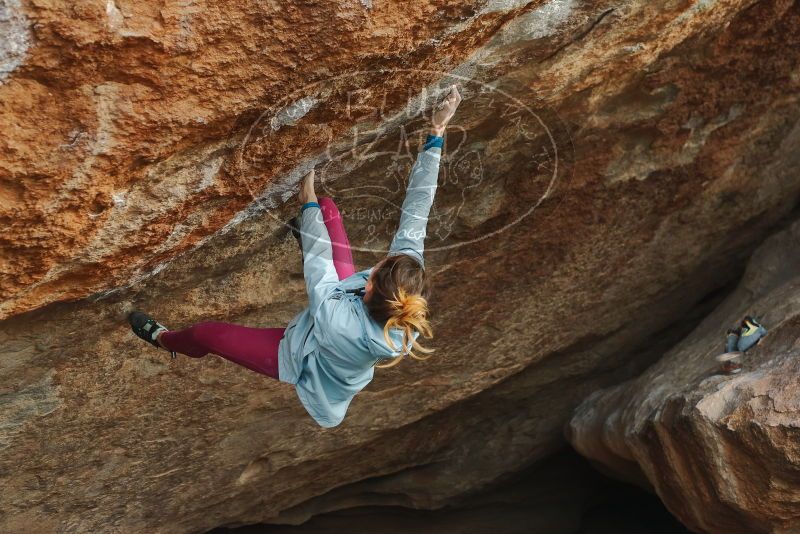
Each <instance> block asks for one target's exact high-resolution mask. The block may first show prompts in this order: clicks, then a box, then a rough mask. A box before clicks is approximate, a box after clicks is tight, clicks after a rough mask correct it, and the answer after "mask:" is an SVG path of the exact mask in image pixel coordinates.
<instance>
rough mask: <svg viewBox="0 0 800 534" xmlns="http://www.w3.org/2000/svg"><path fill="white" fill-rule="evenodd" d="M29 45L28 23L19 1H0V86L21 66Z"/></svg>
mask: <svg viewBox="0 0 800 534" xmlns="http://www.w3.org/2000/svg"><path fill="white" fill-rule="evenodd" d="M30 43H31V31H30V22H29V21H28V17H26V16H25V14H24V13H23V12H22V8H21V7H20V4H19V0H0V85H2V84H3V82H4V81H5V80H6V78H8V75H9V74H11V73H12V72H13V71H14V70H15V69H16V68H17V67H19V66H20V65H21V64H22V61H23V60H24V59H25V54H26V53H27V52H28V47H29V46H30Z"/></svg>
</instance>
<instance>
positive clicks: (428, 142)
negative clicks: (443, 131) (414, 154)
mask: <svg viewBox="0 0 800 534" xmlns="http://www.w3.org/2000/svg"><path fill="white" fill-rule="evenodd" d="M437 146H438V147H439V148H442V147H443V146H444V137H440V136H438V135H433V134H428V137H426V138H425V146H423V147H422V150H428V149H429V148H434V147H437Z"/></svg>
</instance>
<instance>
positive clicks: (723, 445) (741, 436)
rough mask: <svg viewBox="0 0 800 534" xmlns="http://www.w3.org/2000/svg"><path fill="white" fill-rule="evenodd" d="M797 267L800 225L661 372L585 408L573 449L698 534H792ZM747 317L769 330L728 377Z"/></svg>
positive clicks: (797, 511)
mask: <svg viewBox="0 0 800 534" xmlns="http://www.w3.org/2000/svg"><path fill="white" fill-rule="evenodd" d="M798 265H800V222H798V223H795V224H794V225H793V226H792V227H790V228H789V229H787V230H785V231H783V232H781V233H779V234H777V235H775V236H774V237H772V238H770V239H769V240H768V241H767V242H766V243H764V245H762V246H761V247H759V249H758V250H757V251H756V253H755V255H754V257H753V259H752V260H751V261H750V263H749V264H748V267H747V272H746V274H745V276H744V278H743V279H742V281H741V283H740V284H739V286H738V287H737V288H736V291H734V292H733V293H732V294H731V295H729V296H728V297H727V298H726V299H725V301H724V302H723V303H722V304H720V306H719V307H718V308H717V309H716V310H714V312H713V313H712V314H710V315H709V316H708V317H707V318H706V319H704V320H703V322H702V323H701V324H700V325H699V326H698V327H697V329H696V330H694V331H693V332H692V333H691V334H690V335H689V336H687V337H686V339H685V340H684V341H683V342H681V343H680V344H678V345H677V346H676V347H675V348H673V349H672V350H670V351H669V352H668V353H667V354H666V355H665V356H664V357H663V358H662V359H661V360H659V362H658V363H657V364H656V365H654V366H653V367H652V368H650V369H648V370H647V372H645V373H644V374H643V375H641V376H640V377H638V378H636V379H634V380H631V381H629V382H626V383H624V384H620V385H618V386H614V387H612V388H609V389H605V390H602V391H598V392H596V393H594V394H592V395H590V396H589V397H588V398H587V399H586V400H585V401H584V402H583V403H582V404H581V405H580V406H579V407H578V409H577V410H576V412H575V415H574V417H573V418H572V421H571V422H570V424H569V427H568V434H569V436H570V441H571V442H572V444H573V445H574V446H575V448H576V449H577V450H578V451H579V452H581V453H582V454H584V455H585V456H587V457H589V458H591V459H592V460H594V461H597V462H599V463H600V464H602V465H604V466H605V467H606V468H607V469H610V470H611V471H612V472H614V473H616V474H617V475H618V476H622V477H624V478H627V479H630V480H637V478H638V480H641V479H642V478H644V477H646V480H647V481H649V483H650V484H652V487H653V488H654V489H655V490H656V492H657V493H658V495H659V496H660V497H661V498H662V500H663V501H664V503H665V504H666V505H667V507H668V508H669V509H670V511H672V512H673V513H674V514H675V515H677V516H678V518H680V519H681V521H683V522H684V523H685V524H686V525H687V526H689V527H690V528H691V529H692V530H694V531H697V532H795V531H796V529H797V527H798V525H800V506H798V504H797V503H798V496H800V456H798V450H797V444H798V438H800V431H798V428H800V393H799V392H798V385H797V377H798V374H799V373H800V272H798V270H797V267H798ZM749 310H761V311H762V312H763V322H765V323H766V324H768V325H769V327H771V330H770V332H769V334H768V335H767V337H765V338H764V339H763V340H762V341H761V342H760V343H759V344H758V345H756V346H755V347H754V348H752V349H750V350H749V351H747V352H746V353H745V357H744V365H743V370H742V371H741V372H740V373H739V374H736V375H723V374H720V373H719V372H718V370H717V368H716V365H715V362H714V356H716V355H718V354H720V353H721V352H723V351H722V350H721V348H722V347H723V345H724V343H723V342H721V340H722V339H723V338H724V336H725V330H726V325H735V324H736V322H737V320H740V319H741V316H742V315H744V314H746V313H748V311H749ZM642 475H644V477H642Z"/></svg>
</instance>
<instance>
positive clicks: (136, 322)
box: [128, 311, 175, 359]
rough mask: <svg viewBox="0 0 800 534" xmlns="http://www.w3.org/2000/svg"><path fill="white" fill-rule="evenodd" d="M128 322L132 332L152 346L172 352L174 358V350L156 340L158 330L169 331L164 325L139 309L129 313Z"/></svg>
mask: <svg viewBox="0 0 800 534" xmlns="http://www.w3.org/2000/svg"><path fill="white" fill-rule="evenodd" d="M128 322H129V323H130V325H131V329H132V330H133V333H134V334H136V335H137V336H139V337H140V338H142V339H144V340H145V341H147V342H148V343H150V344H151V345H153V346H154V347H158V348H159V349H164V350H166V351H168V352H170V353H171V354H172V358H173V359H174V358H175V351H174V350H169V349H167V348H165V347H162V346H161V345H159V344H158V341H156V337H157V336H158V333H159V332H161V331H169V329H168V328H167V327H166V326H164V325H162V324H161V323H159V322H158V321H156V320H155V319H153V318H152V317H150V316H149V315H147V314H146V313H142V312H140V311H134V312H131V313H129V314H128Z"/></svg>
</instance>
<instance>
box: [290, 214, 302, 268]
mask: <svg viewBox="0 0 800 534" xmlns="http://www.w3.org/2000/svg"><path fill="white" fill-rule="evenodd" d="M286 224H287V225H288V226H289V228H290V229H291V230H292V235H293V236H294V238H295V239H297V245H298V246H299V247H300V262H301V263H305V258H303V238H302V236H301V235H300V217H292V218H291V219H289V222H287V223H286Z"/></svg>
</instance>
